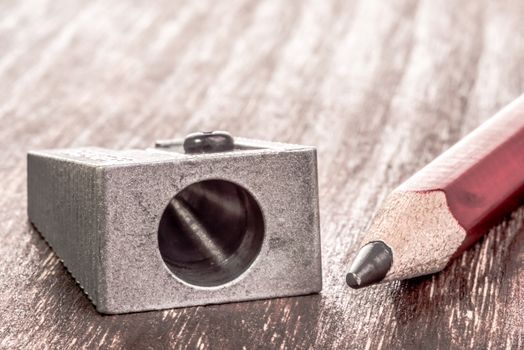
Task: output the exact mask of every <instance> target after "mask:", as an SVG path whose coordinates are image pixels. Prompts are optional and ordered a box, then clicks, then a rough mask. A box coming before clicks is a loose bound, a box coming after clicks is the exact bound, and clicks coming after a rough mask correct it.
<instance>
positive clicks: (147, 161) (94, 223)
mask: <svg viewBox="0 0 524 350" xmlns="http://www.w3.org/2000/svg"><path fill="white" fill-rule="evenodd" d="M183 141H184V140H169V141H158V142H157V144H156V145H157V146H156V148H153V149H147V150H108V149H102V148H79V149H64V150H44V151H33V152H29V154H28V214H29V219H30V221H31V222H32V223H33V224H34V226H35V227H36V228H37V229H38V231H39V232H40V233H41V235H42V236H43V237H44V239H45V240H46V241H47V242H48V243H49V245H50V246H51V247H52V248H53V250H54V251H55V253H56V254H57V255H58V257H59V258H60V259H61V260H62V261H63V263H64V265H65V266H66V268H67V269H68V271H69V272H70V273H71V275H72V276H73V277H74V278H75V279H76V281H77V283H78V284H79V285H80V286H81V288H82V289H83V290H84V292H85V293H86V294H87V295H88V297H89V298H90V299H91V301H92V302H93V303H94V304H95V306H96V309H97V310H98V311H99V312H101V313H109V314H114V313H126V312H135V311H144V310H155V309H165V308H172V307H183V306H194V305H205V304H214V303H223V302H233V301H241V300H252V299H262V298H271V297H280V296H290V295H301V294H309V293H315V292H319V291H320V290H321V288H322V276H321V259H320V232H319V212H318V183H317V161H316V150H315V148H313V147H307V146H297V145H289V144H281V143H274V142H263V141H254V140H247V139H240V138H235V146H234V149H233V150H231V151H228V152H218V153H207V154H187V153H184V148H183Z"/></svg>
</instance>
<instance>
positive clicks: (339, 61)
mask: <svg viewBox="0 0 524 350" xmlns="http://www.w3.org/2000/svg"><path fill="white" fill-rule="evenodd" d="M0 13H1V14H2V16H0V123H1V124H0V125H1V127H0V178H1V187H0V188H1V196H0V315H1V319H0V348H5V349H11V348H12V349H46V348H49V349H78V348H99V347H101V348H117V349H118V348H126V349H165V348H169V347H172V348H181V349H186V348H187V349H254V348H268V349H273V348H277V349H306V348H316V349H327V348H341V349H375V348H383V349H402V348H403V349H431V348H442V349H447V348H454V349H465V348H470V349H487V348H493V349H519V348H523V347H524V210H523V209H520V210H518V211H517V212H516V213H514V214H513V215H512V216H511V217H508V218H507V219H506V220H505V222H504V223H502V224H501V225H500V226H499V227H498V228H496V229H494V230H493V232H491V233H490V234H489V235H488V236H486V237H485V238H484V239H483V240H482V241H480V242H479V243H477V244H475V245H474V246H473V247H472V248H471V249H469V250H468V251H467V252H466V253H465V254H464V255H463V256H462V257H461V258H459V259H458V260H456V261H454V262H453V264H452V265H451V266H449V267H448V268H447V269H446V270H444V271H443V272H442V273H439V274H437V275H434V276H429V277H424V278H418V279H415V280H409V281H404V282H394V283H389V284H384V285H379V286H375V287H372V288H368V289H363V290H358V291H354V290H350V289H349V288H347V287H346V286H345V283H344V273H345V270H346V268H347V266H348V264H349V263H350V260H351V259H352V257H353V255H354V253H355V251H356V249H358V243H359V242H360V240H361V239H362V235H363V233H364V232H365V229H366V228H367V226H368V224H369V222H370V219H371V217H372V215H373V214H374V213H375V211H376V210H377V208H378V206H379V205H380V204H381V203H382V201H383V200H384V198H385V196H386V195H387V193H388V192H390V191H391V190H392V189H393V188H395V187H396V186H397V185H399V184H400V183H401V182H402V181H403V180H405V179H406V178H407V177H408V176H409V175H410V174H412V173H413V172H415V171H416V170H418V169H419V168H420V167H422V166H423V165H424V164H425V163H427V162H428V161H430V160H432V159H433V158H434V157H435V156H437V155H438V154H439V153H441V152H442V151H444V150H445V149H447V148H448V147H449V146H451V145H452V144H453V143H454V142H456V141H457V140H459V139H460V138H461V137H462V136H464V135H465V134H466V133H467V132H469V131H470V130H472V129H474V128H475V127H476V126H477V125H479V124H480V123H481V122H482V121H484V120H486V119H487V118H489V117H490V116H491V115H492V114H493V113H494V112H496V111H497V110H498V109H499V108H500V107H502V106H503V105H505V104H507V103H508V102H510V101H511V100H512V99H514V98H515V97H517V96H518V95H520V94H521V93H522V92H523V91H524V36H523V35H522V33H524V2H522V1H521V0H501V1H485V0H468V1H451V0H442V1H431V0H427V1H414V0H392V1H379V0H373V1H364V0H361V1H356V0H351V1H348V0H339V1H313V0H311V1H307V0H305V1H299V0H296V1H254V0H239V1H214V2H206V1H167V0H162V1H105V2H102V1H65V0H55V1H51V0H47V1H46V0H36V1H31V2H30V1H16V0H4V1H1V2H0ZM210 129H223V130H228V131H230V132H231V133H233V134H234V135H239V136H245V137H253V138H262V139H268V140H277V141H285V142H293V143H303V144H310V145H316V146H318V150H319V154H318V155H319V167H320V168H319V185H320V196H321V198H320V201H321V202H320V207H321V221H322V224H321V229H322V244H323V245H322V253H323V269H324V290H323V292H322V293H321V294H319V295H310V296H303V297H294V298H281V299H274V300H264V301H254V302H245V303H236V304H227V305H216V306H206V307H193V308H186V309H174V310H167V311H161V312H146V313H136V314H129V315H120V316H101V315H99V314H98V313H97V312H96V311H95V309H94V308H93V306H92V305H91V304H90V303H89V301H88V299H87V298H86V297H85V296H84V295H83V294H82V292H81V290H80V289H79V288H78V287H77V286H76V285H75V283H74V281H73V279H72V278H71V276H69V275H68V274H67V273H66V271H65V269H64V267H63V266H62V265H61V263H60V262H59V261H58V259H57V258H56V256H55V255H54V253H53V252H52V251H51V250H50V248H49V247H48V246H47V245H46V244H45V242H44V241H43V239H42V238H41V237H40V235H39V234H38V233H37V232H36V231H35V230H34V229H33V228H32V226H31V225H30V224H29V223H28V220H27V214H26V208H27V205H26V160H25V157H26V152H27V150H29V149H42V148H56V147H77V146H85V145H96V146H102V147H111V148H129V147H138V148H145V147H148V146H151V145H152V144H153V142H154V141H155V139H165V138H170V137H174V136H183V135H185V134H186V133H189V132H192V131H196V130H210Z"/></svg>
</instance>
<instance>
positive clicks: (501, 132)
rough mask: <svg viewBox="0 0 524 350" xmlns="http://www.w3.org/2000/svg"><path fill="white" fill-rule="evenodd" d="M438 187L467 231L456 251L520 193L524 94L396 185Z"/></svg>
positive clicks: (514, 202)
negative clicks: (410, 176) (403, 181)
mask: <svg viewBox="0 0 524 350" xmlns="http://www.w3.org/2000/svg"><path fill="white" fill-rule="evenodd" d="M400 189H402V190H403V191H433V190H442V191H444V193H445V194H446V200H447V204H448V206H449V209H450V211H451V213H452V214H453V216H454V217H455V219H456V220H457V221H458V223H459V224H460V226H462V227H463V228H464V230H465V231H466V237H465V239H464V242H463V244H461V245H460V247H459V248H458V249H457V254H459V253H460V252H461V251H462V250H464V249H465V248H467V247H468V246H470V245H471V244H472V243H473V242H474V241H476V240H477V239H478V238H479V237H480V236H482V235H483V234H484V233H486V232H487V231H488V230H489V228H491V227H492V226H493V225H494V224H496V223H497V222H498V221H499V220H500V219H501V218H502V217H503V216H504V215H505V214H507V213H508V212H511V211H512V210H514V209H515V208H516V207H518V206H519V204H521V203H522V199H523V198H524V95H523V96H521V97H520V98H518V99H517V100H515V101H514V102H513V103H511V104H510V105H508V106H507V107H506V108H504V109H503V110H501V111H500V112H499V113H497V114H496V115H495V116H493V117H492V118H491V119H489V120H488V121H487V122H486V123H484V124H482V125H481V126H480V127H479V128H477V129H476V130H475V131H473V132H472V133H471V134H469V135H468V136H466V137H465V138H464V139H463V140H462V141H460V142H459V143H457V144H456V145H455V146H453V147H452V148H450V149H449V150H448V151H447V152H445V153H443V154H442V155H441V156H440V157H438V158H437V159H435V160H434V161H433V162H431V163H430V164H428V165H427V166H426V167H425V168H424V169H422V170H421V171H420V172H418V173H417V174H415V175H414V176H413V177H412V178H411V179H409V180H408V181H406V182H405V183H404V184H402V185H401V186H400Z"/></svg>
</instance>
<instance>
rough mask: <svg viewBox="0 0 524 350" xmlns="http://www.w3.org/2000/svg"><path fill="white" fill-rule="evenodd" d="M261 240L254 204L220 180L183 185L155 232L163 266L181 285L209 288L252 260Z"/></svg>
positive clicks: (248, 196) (241, 270) (241, 191)
mask: <svg viewBox="0 0 524 350" xmlns="http://www.w3.org/2000/svg"><path fill="white" fill-rule="evenodd" d="M263 239H264V219H263V216H262V212H261V209H260V206H259V205H258V203H257V202H256V200H255V198H254V197H253V196H252V195H251V193H249V192H248V191H247V190H246V189H245V188H243V187H242V186H240V185H237V184H235V183H233V182H229V181H225V180H205V181H200V182H197V183H194V184H192V185H189V186H188V187H186V188H184V189H183V190H182V191H180V192H179V193H177V194H176V195H175V196H174V197H173V198H172V199H171V200H170V201H169V203H168V204H167V206H166V208H165V210H164V213H163V214H162V218H161V220H160V225H159V229H158V246H159V249H160V254H161V256H162V259H163V260H164V263H165V264H166V265H167V267H168V268H169V269H170V270H171V272H172V273H173V274H174V275H175V276H176V277H178V278H180V279H181V280H183V281H184V282H187V283H189V284H192V285H196V286H202V287H214V286H219V285H222V284H225V283H227V282H229V281H232V280H234V279H236V278H237V277H239V276H240V275H241V274H242V273H244V272H245V271H246V270H247V269H248V268H249V266H251V264H252V263H253V261H255V259H256V257H257V256H258V254H259V252H260V249H261V247H262V242H263Z"/></svg>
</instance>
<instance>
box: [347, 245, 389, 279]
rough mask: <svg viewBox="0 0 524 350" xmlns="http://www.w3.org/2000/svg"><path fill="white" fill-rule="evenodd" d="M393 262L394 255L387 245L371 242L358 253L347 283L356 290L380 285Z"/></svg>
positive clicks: (348, 274)
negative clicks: (376, 284)
mask: <svg viewBox="0 0 524 350" xmlns="http://www.w3.org/2000/svg"><path fill="white" fill-rule="evenodd" d="M392 262H393V254H392V252H391V248H389V247H388V245H387V244H386V243H384V242H381V241H374V242H370V243H368V244H366V245H365V246H363V247H362V248H361V249H360V251H359V252H358V254H357V257H356V258H355V260H354V261H353V264H352V265H351V268H350V269H349V272H348V273H347V275H346V283H347V285H348V286H350V287H351V288H355V289H357V288H362V287H366V286H369V285H372V284H375V283H378V282H380V281H382V280H383V279H384V277H386V274H387V273H388V271H389V269H390V268H391V264H392Z"/></svg>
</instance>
